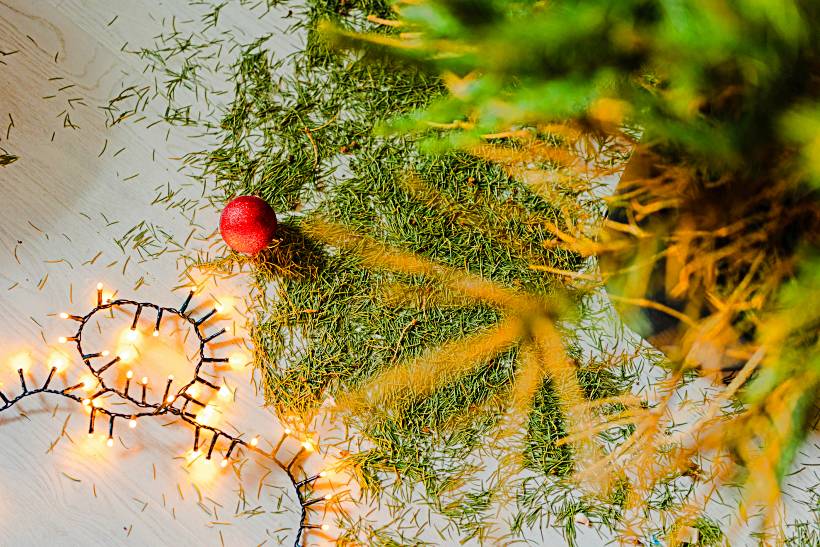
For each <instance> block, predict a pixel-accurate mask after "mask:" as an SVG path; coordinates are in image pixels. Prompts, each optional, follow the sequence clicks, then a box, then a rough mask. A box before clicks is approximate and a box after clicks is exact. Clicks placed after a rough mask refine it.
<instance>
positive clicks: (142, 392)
mask: <svg viewBox="0 0 820 547" xmlns="http://www.w3.org/2000/svg"><path fill="white" fill-rule="evenodd" d="M96 291H97V305H96V306H95V307H94V308H93V309H92V310H91V311H90V312H89V313H88V314H86V315H84V316H79V315H73V314H70V313H68V312H63V313H60V314H59V316H60V318H62V319H69V320H73V321H76V322H77V323H79V327H78V329H77V332H76V333H75V334H74V335H73V336H61V337H60V338H59V342H60V343H62V344H67V343H69V342H71V343H74V344H75V345H76V348H77V351H78V353H79V355H80V357H81V359H82V361H83V362H84V364H85V365H86V367H87V369H88V371H89V373H90V374H89V375H87V376H85V377H83V378H82V380H81V381H80V382H79V383H77V384H75V385H72V386H68V387H65V388H63V389H54V388H51V387H50V386H51V382H52V380H53V377H54V375H55V374H57V373H62V372H64V371H65V369H66V368H67V367H68V358H67V357H66V356H65V354H63V353H60V352H55V353H53V354H52V356H51V357H50V358H49V360H48V365H49V367H50V369H49V370H50V371H49V374H48V377H47V379H46V380H45V382H43V384H41V385H40V386H39V387H37V388H34V389H32V388H30V387H29V386H28V385H27V384H26V375H27V374H28V371H29V369H30V367H31V365H32V359H31V356H30V355H28V354H18V355H16V356H14V357H13V358H12V359H11V363H10V364H11V366H12V367H13V368H14V369H15V370H16V371H17V373H18V377H19V380H20V386H21V392H20V393H19V394H18V395H17V396H15V397H9V396H7V395H6V394H5V393H4V392H3V391H2V390H0V402H1V403H2V405H0V412H3V411H5V410H8V409H10V408H12V407H13V406H14V405H15V404H16V403H18V402H20V401H21V400H23V399H24V398H26V397H28V396H31V395H35V394H41V393H42V394H45V393H48V394H53V395H57V396H62V397H65V398H67V399H69V400H73V401H75V402H77V403H80V404H81V405H82V407H83V408H84V409H85V410H86V412H87V413H88V414H89V421H88V435H89V437H93V436H94V435H95V429H96V427H97V422H98V420H99V419H100V418H103V419H105V418H107V420H108V424H107V425H108V427H107V431H106V433H107V435H106V437H105V438H106V441H105V444H106V445H107V446H108V447H113V446H114V429H115V426H116V423H117V422H118V421H119V420H122V421H125V422H126V423H127V424H128V427H129V429H134V428H136V427H137V423H138V420H139V419H141V418H147V417H151V416H154V417H156V416H162V415H172V416H174V417H176V418H178V419H179V420H180V421H182V422H183V423H185V424H188V425H189V426H191V427H192V428H193V432H194V443H193V449H192V451H191V453H190V459H191V460H193V459H198V458H200V457H202V456H203V455H204V457H205V460H204V461H205V462H208V463H210V462H211V461H212V457H213V455H214V452H215V451H216V449H217V447H218V445H219V444H220V441H221V442H222V446H223V447H224V446H225V445H227V449H224V448H223V450H225V451H224V456H223V457H222V459H221V461H220V466H221V467H223V468H225V467H227V466H228V465H230V463H231V461H232V459H231V457H232V455H233V453H234V452H235V450H237V449H238V448H244V449H246V450H249V451H254V452H256V453H258V454H261V455H264V456H266V457H267V458H269V459H271V460H272V461H273V462H274V463H276V465H277V466H278V467H280V468H281V469H282V470H283V471H284V472H285V474H286V475H287V477H288V478H289V479H290V481H291V484H292V486H293V488H294V490H295V492H296V496H297V499H298V501H299V504H300V506H301V511H300V515H301V516H300V520H299V526H298V528H297V532H296V538H295V543H294V545H296V546H297V547H298V545H300V543H301V538H302V535H303V533H304V532H305V531H306V530H314V529H321V530H327V529H328V526H327V525H326V524H321V525H318V524H311V523H309V522H308V509H309V508H310V507H311V506H313V505H316V504H319V503H327V502H329V501H331V500H332V499H333V497H332V496H331V495H330V494H328V495H325V496H321V497H317V498H309V497H308V496H307V493H306V492H304V488H305V487H306V486H309V485H312V484H313V483H314V482H315V481H317V480H319V479H320V478H323V477H327V476H328V472H327V471H323V472H321V473H318V474H316V475H312V476H309V477H306V478H304V479H301V480H299V479H297V478H296V474H297V472H296V471H294V466H295V464H296V463H297V461H299V459H300V458H301V457H302V456H303V455H304V454H306V453H310V452H313V451H314V450H315V449H316V447H315V444H314V441H313V440H312V439H310V438H306V439H303V440H302V441H301V445H300V448H299V450H298V451H297V452H296V454H295V455H294V456H293V457H292V458H291V460H290V461H289V462H288V463H284V462H282V461H281V460H279V459H278V453H279V451H280V449H281V448H282V445H283V444H284V442H285V440H286V439H288V438H289V437H290V436H291V435H292V434H293V430H292V429H291V428H285V429H284V432H283V434H282V435H281V437H280V439H279V440H278V442H277V443H276V444H275V446H274V448H273V450H271V451H270V452H267V451H263V450H262V449H260V448H259V437H258V436H255V437H253V438H251V439H250V440H247V441H246V440H245V439H243V438H242V437H243V436H242V435H241V434H233V433H229V432H227V431H225V430H222V429H219V428H217V427H216V426H215V425H214V422H215V419H214V418H215V415H216V414H217V413H218V411H217V408H216V406H215V405H213V404H211V403H202V402H200V400H199V399H198V398H199V397H200V396H201V391H202V390H207V389H210V390H212V391H213V392H215V393H216V395H217V397H218V398H220V399H222V400H229V399H231V398H232V397H233V391H232V390H231V389H230V388H229V387H228V386H227V385H224V384H223V385H221V386H218V385H216V384H214V383H212V382H211V381H209V380H208V379H206V378H204V377H203V375H201V373H204V371H203V370H202V369H203V367H205V366H207V365H212V364H219V363H226V364H228V365H229V366H231V367H232V368H241V367H243V366H245V364H247V362H248V360H247V358H245V357H244V355H242V354H238V353H237V354H232V355H231V356H229V357H227V358H226V357H213V356H206V355H205V353H206V347H207V344H209V343H210V342H212V341H213V340H215V339H216V338H217V337H219V336H221V335H222V334H224V333H225V329H224V328H223V329H221V330H218V331H216V332H213V333H211V334H207V335H206V334H205V333H204V332H203V329H202V327H203V325H204V324H205V322H206V321H207V320H208V319H210V318H211V317H212V316H214V315H215V314H217V313H220V314H221V313H222V312H223V311H224V310H225V309H226V308H227V305H226V303H223V304H222V305H221V306H219V305H218V307H216V308H214V309H213V310H211V311H210V312H208V313H206V314H204V315H203V316H200V317H199V318H196V319H195V318H193V317H192V316H191V313H186V311H187V310H188V307H189V306H190V304H191V301H192V299H193V297H194V294H195V291H194V290H191V291H190V292H189V293H188V295H187V297H186V298H185V301H184V302H183V303H182V306H180V308H179V309H174V308H164V307H160V306H158V305H156V304H153V303H150V302H137V301H134V300H126V299H117V300H112V299H111V298H110V297H106V295H105V293H104V286H103V284H102V283H99V284H97V287H96ZM131 307H133V308H134V309H135V312H134V318H133V321H132V323H131V326H130V328H128V329H127V330H126V331H125V332H124V334H123V338H124V340H125V341H126V342H127V345H126V346H125V347H124V348H125V349H122V348H121V349H120V350H118V352H117V355H116V356H115V357H114V358H113V359H111V360H108V361H107V362H105V363H104V364H102V365H98V363H100V362H102V361H101V360H105V359H107V358H108V357H109V355H110V354H109V352H108V351H107V350H103V351H98V352H87V351H86V350H85V349H84V348H83V329H84V328H85V326H86V325H87V324H88V323H89V320H90V319H91V317H92V316H93V315H94V314H95V313H97V312H100V311H106V310H112V311H113V309H115V308H116V309H123V308H131ZM146 310H148V311H149V312H150V311H154V312H155V313H156V315H155V320H154V329H153V331H152V335H153V336H159V333H160V329H161V323H162V320H163V317H168V316H178V317H179V318H181V319H183V320H184V321H186V322H187V323H189V324H190V325H191V327H192V329H193V331H194V332H195V334H196V336H197V338H198V340H199V352H198V353H199V358H198V360H197V362H196V365H195V366H194V368H193V376H192V378H191V380H190V381H188V382H187V383H183V385H182V386H181V387H180V388H179V389H172V387H173V384H174V381H175V378H174V376H173V375H169V376H168V377H167V380H166V383H165V388H164V392H163V395H162V398H161V399H160V400H159V401H157V402H152V401H150V400H149V399H148V389H149V387H148V386H149V383H150V381H149V378H148V377H147V376H143V377H142V378H141V379H140V380H139V382H138V384H139V387H138V390H137V393H136V394H133V393H131V391H132V389H131V384H132V383H133V380H134V372H133V370H128V371H127V372H126V374H125V382H124V383H123V384H122V387H115V386H112V385H109V383H108V382H107V381H106V378H105V377H104V376H103V372H105V371H106V370H107V369H108V368H110V367H111V366H113V365H114V364H116V363H130V362H132V361H134V360H135V359H137V358H138V354H137V352H136V351H135V350H134V351H133V352H128V351H126V350H127V348H129V347H131V348H134V345H135V344H136V343H137V342H138V341H139V340H140V336H141V334H140V331H139V329H138V326H139V319H140V316H141V315H143V313H144V312H145V311H146ZM79 390H82V391H83V392H85V393H84V394H83V395H80V394H78V393H76V392H77V391H79ZM109 397H118V398H119V399H120V400H119V401H118V402H119V403H121V402H123V401H125V402H128V403H130V404H131V406H132V408H133V409H134V410H133V412H130V413H129V412H122V411H119V410H114V409H116V408H120V407H121V406H122V405H112V406H111V407H110V408H109V407H107V406H105V405H104V402H105V400H106V399H107V398H109ZM178 403H179V404H178ZM194 408H196V409H197V411H196V412H194V411H193V409H194ZM207 437H210V439H208V440H207V441H206V442H204V443H201V441H203V440H205V439H206V438H207ZM206 446H207V448H206V449H205V450H203V448H205V447H206Z"/></svg>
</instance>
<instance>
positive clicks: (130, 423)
mask: <svg viewBox="0 0 820 547" xmlns="http://www.w3.org/2000/svg"><path fill="white" fill-rule="evenodd" d="M128 427H130V428H131V429H134V428H135V427H137V420H135V419H134V418H131V419H130V420H129V421H128Z"/></svg>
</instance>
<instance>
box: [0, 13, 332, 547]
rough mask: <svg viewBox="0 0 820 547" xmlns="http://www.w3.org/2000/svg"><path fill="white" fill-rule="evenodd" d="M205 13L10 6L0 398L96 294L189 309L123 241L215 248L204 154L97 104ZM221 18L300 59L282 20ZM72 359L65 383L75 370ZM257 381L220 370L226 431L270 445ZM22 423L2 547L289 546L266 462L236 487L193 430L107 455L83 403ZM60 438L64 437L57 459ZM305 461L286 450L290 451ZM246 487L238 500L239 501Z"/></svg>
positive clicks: (2, 70) (43, 405) (243, 289)
mask: <svg viewBox="0 0 820 547" xmlns="http://www.w3.org/2000/svg"><path fill="white" fill-rule="evenodd" d="M201 11H202V10H201V8H198V7H197V6H195V5H194V6H189V3H188V2H186V1H174V2H161V1H151V2H149V1H140V0H117V1H110V0H98V1H87V0H62V1H59V0H53V1H48V2H47V1H43V0H2V1H0V51H2V52H3V53H2V54H1V55H0V120H2V121H0V125H2V130H0V147H2V150H0V154H4V155H6V156H7V157H8V156H12V155H13V156H18V159H17V160H16V161H15V162H14V163H10V164H8V165H6V166H5V167H0V295H2V296H0V325H2V328H1V329H0V381H1V382H3V384H4V385H3V386H2V387H0V389H2V390H3V391H4V392H5V393H6V394H9V395H11V394H13V393H15V392H17V391H19V383H18V381H17V380H16V373H14V371H13V370H12V366H13V364H12V363H10V361H14V360H15V359H19V355H20V354H21V353H24V354H29V355H30V356H31V358H32V360H33V364H32V366H31V376H30V377H29V383H30V384H32V385H33V384H34V382H35V381H36V380H39V381H42V380H43V379H44V378H45V374H46V371H47V368H46V365H45V363H46V361H47V359H48V358H49V355H50V354H51V352H52V351H55V350H63V349H65V348H64V347H60V344H58V343H57V338H58V337H59V336H61V335H64V334H69V332H70V330H71V329H73V328H75V325H74V324H72V325H69V324H66V323H67V322H66V321H63V320H60V319H59V318H57V317H56V316H55V314H56V313H58V312H60V311H63V310H66V311H69V312H73V313H82V314H84V313H86V312H87V311H89V310H90V308H91V307H92V304H93V302H94V290H93V288H94V286H95V284H96V283H97V282H103V283H104V284H105V285H106V287H107V288H109V287H110V288H113V289H116V290H117V291H118V294H119V295H120V296H122V297H133V298H138V299H145V300H153V301H156V302H157V303H159V304H161V305H166V306H174V307H175V306H178V305H179V304H181V301H182V298H183V296H184V293H183V292H182V291H181V290H173V289H174V287H176V286H178V285H179V284H180V281H179V278H180V272H181V267H182V265H181V264H178V258H179V253H171V252H169V253H165V254H163V255H161V256H159V257H158V258H155V259H151V258H142V257H141V256H140V253H139V252H138V251H137V250H136V249H134V248H129V247H126V248H125V249H124V250H123V249H120V248H119V246H118V245H117V244H116V240H117V239H120V238H122V237H123V235H124V234H125V233H126V232H127V231H128V230H129V229H130V228H131V227H133V226H135V225H137V224H138V223H140V222H142V221H145V222H146V226H153V227H154V229H155V233H157V234H159V233H160V230H161V231H163V232H164V233H167V234H169V235H171V236H173V237H174V238H175V239H176V240H177V241H178V242H180V243H182V242H184V241H186V238H187V240H188V245H187V247H186V250H188V251H190V250H198V249H207V248H208V246H209V245H210V241H208V240H206V238H207V237H208V236H209V235H211V233H212V231H213V230H214V227H215V226H216V222H217V218H218V213H217V212H216V211H214V210H213V209H211V208H209V207H206V206H205V205H206V204H205V201H204V200H200V194H201V191H200V188H199V187H198V186H197V185H196V184H193V183H189V182H186V180H185V178H184V176H182V175H180V174H179V173H178V170H179V167H180V162H179V160H178V159H177V158H178V157H179V156H180V155H182V154H184V153H185V152H187V151H190V150H192V149H196V148H195V147H196V146H197V145H196V144H194V143H190V144H189V141H188V140H187V137H186V136H185V135H184V132H183V133H182V134H178V133H177V132H175V134H173V135H171V137H170V138H166V134H165V131H166V129H165V128H163V127H162V126H161V124H160V125H159V126H155V127H153V128H148V127H147V125H149V124H148V123H127V124H119V125H116V126H114V127H110V128H109V127H106V118H107V115H106V112H105V111H104V110H103V109H102V108H101V106H104V105H105V104H106V103H107V102H108V101H109V99H111V98H112V97H114V96H116V95H117V94H118V93H119V91H120V90H121V88H122V87H123V85H125V84H124V82H129V83H134V82H139V80H140V79H141V78H142V79H143V80H145V81H148V79H149V78H151V77H152V76H151V75H148V74H145V75H143V74H142V70H143V65H142V62H141V61H140V60H139V59H138V58H137V56H136V55H133V54H130V53H126V52H123V51H121V49H122V48H123V46H124V44H126V43H129V44H131V45H132V47H131V48H129V47H126V49H132V48H133V46H134V45H137V44H142V45H150V44H151V42H152V38H153V36H155V35H156V34H157V33H158V32H159V29H160V28H161V24H160V21H161V20H162V19H163V18H171V17H176V18H177V19H178V20H184V19H185V18H186V17H190V18H193V17H197V18H198V17H201ZM225 17H237V20H235V21H233V23H234V24H235V25H236V26H237V27H238V28H240V27H241V28H243V29H246V30H248V31H249V32H253V33H259V34H262V33H263V32H266V31H267V32H272V33H273V34H274V37H273V39H274V40H281V46H282V49H287V48H291V47H292V44H289V42H288V40H287V39H285V37H283V36H282V37H279V36H277V28H278V27H277V25H278V21H279V16H278V15H277V14H276V13H271V14H269V15H268V16H267V17H265V18H262V19H260V18H259V17H258V14H254V13H251V12H249V11H245V15H243V12H242V10H237V11H236V12H235V13H234V12H230V10H226V14H225ZM66 114H68V116H69V118H68V119H66ZM72 126H74V127H72ZM168 183H170V184H171V186H172V187H173V188H179V187H181V186H185V185H188V186H189V189H188V194H189V195H190V197H191V198H193V199H198V200H200V201H201V202H202V204H203V208H200V207H197V213H196V220H195V223H194V224H192V222H191V220H190V218H185V217H184V216H183V215H182V214H181V213H180V212H179V211H178V210H176V209H167V208H165V207H163V205H161V204H160V205H152V202H153V201H154V200H155V197H156V196H157V195H158V194H159V193H161V192H162V191H163V190H162V189H160V190H156V189H157V188H160V187H165V185H166V184H168ZM183 194H184V192H183ZM192 230H193V232H192ZM107 290H108V289H107ZM247 290H248V288H247V286H246V280H245V279H243V278H242V277H241V276H239V277H236V278H233V279H230V280H228V281H223V282H221V283H220V284H219V285H218V286H214V284H213V283H210V284H209V285H207V287H206V289H205V290H204V291H203V294H202V295H201V297H200V299H199V301H200V304H202V305H203V306H206V305H209V304H211V303H212V301H213V299H214V298H218V299H221V300H224V301H225V302H228V301H229V300H228V299H226V298H225V297H228V296H231V295H233V296H234V298H235V299H234V300H233V302H234V304H235V305H236V306H237V307H240V308H241V304H242V298H241V297H240V295H243V294H246V293H247ZM238 311H242V310H241V309H240V310H238ZM233 315H235V316H236V315H238V314H237V313H234V314H233ZM223 322H224V323H225V326H228V327H229V330H231V331H232V334H234V332H233V331H234V329H238V330H237V331H236V332H235V336H233V338H234V344H235V346H236V347H225V348H223V349H222V350H223V351H224V352H226V354H227V353H228V352H230V351H233V350H235V349H240V348H243V342H244V339H243V337H244V332H242V330H241V324H242V323H241V321H239V322H234V321H232V320H231V319H230V318H228V319H225V320H224V321H223ZM68 323H71V322H70V321H68ZM102 334H103V335H106V334H107V333H102ZM173 344H174V340H169V341H168V345H171V346H172V345H173ZM166 349H168V351H171V352H172V353H171V354H169V353H167V352H166V353H164V354H162V355H173V348H166ZM243 349H244V351H245V352H246V353H247V349H246V348H243ZM152 355H153V356H154V357H156V355H158V354H157V353H153V354H152ZM72 357H75V358H74V359H73V363H72V367H71V369H70V370H69V371H68V372H67V378H66V380H65V381H67V382H73V381H74V380H75V379H76V378H77V377H78V374H79V372H82V368H81V367H82V363H81V362H78V359H76V356H73V355H72ZM178 357H179V360H180V362H182V360H184V355H179V356H178ZM156 361H157V360H156V359H153V360H152V359H149V358H146V359H145V360H144V361H143V362H140V363H135V364H134V368H135V372H136V374H137V375H138V376H140V375H142V374H145V375H147V376H150V377H152V378H155V379H156V381H157V383H161V382H163V381H164V378H165V377H166V375H167V374H168V369H167V366H170V365H169V363H165V362H161V363H158V362H156ZM250 370H251V369H250V368H244V369H242V370H239V371H233V370H227V371H225V376H226V383H227V384H228V385H230V386H232V387H234V388H236V389H237V392H236V402H235V403H233V404H230V405H229V404H227V403H226V404H223V405H222V407H223V410H224V414H223V415H222V416H221V421H222V423H223V424H224V425H225V426H226V427H234V426H235V427H236V428H237V429H239V430H242V431H245V432H247V433H248V434H250V435H253V434H260V435H261V436H262V438H263V441H262V443H261V446H265V444H266V443H267V442H275V441H276V439H277V438H278V435H280V434H281V431H282V427H281V426H280V425H279V424H278V423H277V421H276V420H275V419H274V418H273V416H271V415H270V414H269V413H268V411H266V410H265V409H264V408H263V403H264V401H263V398H262V396H261V394H258V393H257V392H256V389H255V388H254V384H253V383H252V380H253V379H252V378H251V372H250ZM58 381H59V382H61V381H62V380H58ZM155 389H160V388H159V387H157V388H155ZM21 410H23V411H24V413H22V412H21V413H17V412H8V413H4V414H3V415H2V416H0V545H10V546H35V545H125V544H131V545H177V546H184V545H220V544H224V545H231V546H233V545H258V544H261V543H265V542H266V544H267V545H279V544H281V543H282V542H283V541H285V540H286V539H287V538H290V537H292V535H293V526H294V524H295V523H297V522H298V513H296V508H295V507H294V505H293V500H292V499H290V498H289V497H288V496H289V494H290V493H289V490H288V488H284V489H283V487H285V486H288V487H289V483H288V482H287V480H286V478H285V477H284V476H282V474H281V472H279V471H278V470H276V469H275V468H272V467H271V466H270V463H269V462H267V463H266V462H265V461H259V462H254V461H251V462H249V463H248V464H246V465H245V466H244V467H243V468H242V473H241V475H242V477H241V479H239V478H237V474H238V469H236V470H232V469H230V468H228V469H226V470H220V471H219V472H215V471H211V472H208V471H207V470H203V469H200V468H199V467H198V466H197V464H195V465H194V466H188V464H187V462H186V460H185V459H184V457H183V456H184V455H185V453H186V452H187V451H188V450H190V448H191V444H192V432H191V431H190V429H188V428H185V427H183V426H181V425H180V424H168V422H169V421H170V420H167V419H162V420H154V421H153V422H152V423H149V421H148V420H143V421H142V422H141V423H140V425H139V427H138V428H137V429H135V430H133V431H132V430H129V429H128V428H124V429H122V430H119V431H117V434H116V443H115V445H114V447H113V448H108V447H106V446H105V442H104V439H105V437H104V436H100V435H97V437H96V438H95V439H93V440H89V439H88V438H87V435H86V428H87V419H88V417H87V415H86V414H85V413H84V412H83V411H82V410H81V409H79V408H77V407H76V406H74V407H72V406H70V405H69V404H68V403H66V402H60V401H56V400H54V399H46V398H42V399H40V400H37V401H24V402H23V403H22V404H21ZM67 419H68V421H66V420H67ZM64 425H65V426H66V428H65V431H66V433H67V435H65V436H63V437H62V438H61V439H60V440H59V442H58V443H57V444H56V445H55V446H53V447H52V444H53V443H54V441H55V440H57V439H58V438H60V436H61V435H60V434H61V431H62V430H63V427H64ZM297 447H298V443H296V442H295V441H293V442H289V443H288V444H287V445H286V446H285V447H284V448H283V453H287V451H295V450H296V449H297ZM311 465H321V462H318V461H316V462H313V461H309V462H308V466H311ZM216 467H217V468H218V466H216ZM240 485H241V487H242V488H243V490H244V492H243V496H244V497H245V499H246V503H245V504H239V503H238V499H239V495H238V493H239V489H240ZM322 488H324V489H326V490H327V491H328V492H332V491H333V488H334V486H333V485H332V484H325V485H323V486H322ZM282 492H284V493H285V496H284V499H283V503H282V506H281V508H280V509H278V511H277V500H278V498H279V497H281V493H282ZM260 507H261V508H262V514H261V515H257V514H255V513H254V511H255V510H257V509H258V508H260ZM321 517H322V514H321V512H319V513H317V518H319V519H321ZM330 522H332V521H330ZM333 532H334V530H330V531H328V533H327V534H321V533H320V534H317V533H314V534H311V535H310V538H309V541H308V544H311V545H314V544H329V543H330V540H329V538H331V537H333V536H332V534H333Z"/></svg>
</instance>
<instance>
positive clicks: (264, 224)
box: [219, 196, 276, 255]
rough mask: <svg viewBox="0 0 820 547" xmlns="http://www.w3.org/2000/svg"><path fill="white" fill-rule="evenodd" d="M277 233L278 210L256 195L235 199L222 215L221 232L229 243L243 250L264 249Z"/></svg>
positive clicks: (234, 248)
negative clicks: (274, 209) (276, 211)
mask: <svg viewBox="0 0 820 547" xmlns="http://www.w3.org/2000/svg"><path fill="white" fill-rule="evenodd" d="M275 232H276V213H274V212H273V209H271V206H270V205H268V203H267V202H266V201H265V200H263V199H261V198H258V197H256V196H239V197H238V198H235V199H232V200H231V201H229V202H228V204H227V205H226V206H225V209H223V210H222V216H220V217H219V233H220V234H222V239H223V240H224V241H225V243H226V244H227V245H228V247H230V248H231V249H233V250H234V251H238V252H240V253H245V254H249V255H253V254H256V253H258V252H259V251H261V250H262V249H264V248H265V247H267V246H268V244H269V243H270V242H271V240H272V239H273V234H274V233H275Z"/></svg>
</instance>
